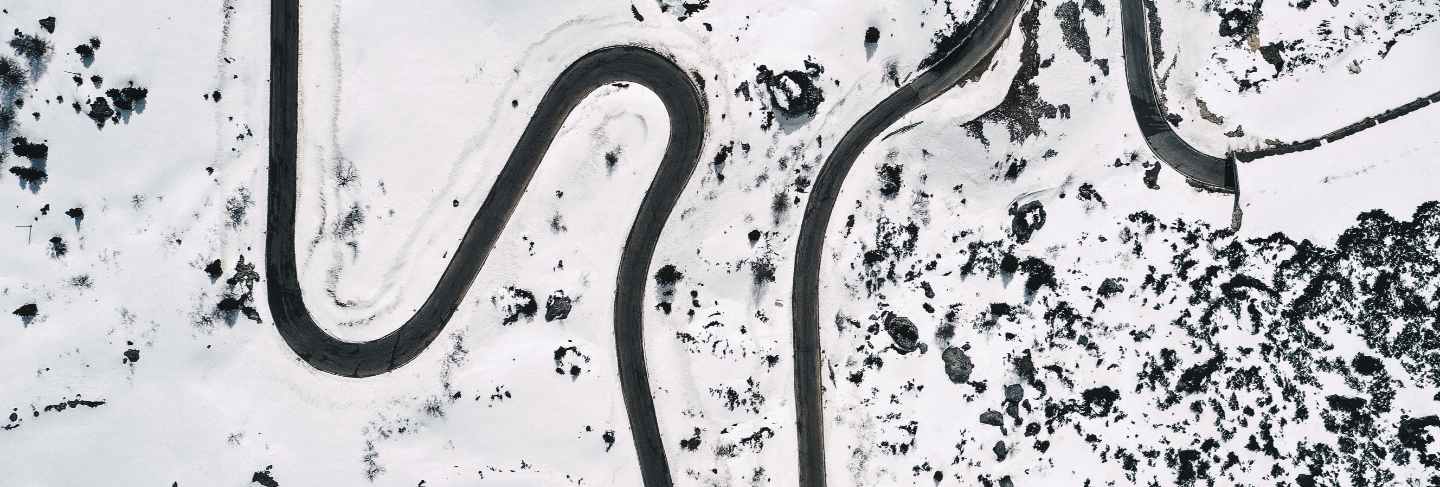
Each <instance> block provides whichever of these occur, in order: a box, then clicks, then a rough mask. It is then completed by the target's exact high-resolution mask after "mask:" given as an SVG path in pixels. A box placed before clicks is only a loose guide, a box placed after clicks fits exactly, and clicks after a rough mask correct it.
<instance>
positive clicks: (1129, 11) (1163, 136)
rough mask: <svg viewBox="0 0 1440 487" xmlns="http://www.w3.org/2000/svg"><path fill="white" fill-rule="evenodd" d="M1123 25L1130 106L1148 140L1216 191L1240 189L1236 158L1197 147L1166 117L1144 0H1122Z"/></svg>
mask: <svg viewBox="0 0 1440 487" xmlns="http://www.w3.org/2000/svg"><path fill="white" fill-rule="evenodd" d="M1120 24H1121V26H1122V27H1123V30H1124V31H1123V32H1122V33H1121V37H1122V38H1123V43H1124V51H1125V53H1124V54H1125V82H1126V84H1127V85H1128V86H1129V89H1130V107H1131V108H1133V109H1134V110H1135V122H1136V123H1138V124H1139V125H1140V133H1141V134H1142V135H1144V136H1145V143H1146V144H1147V145H1149V146H1150V150H1151V151H1152V152H1154V153H1155V157H1158V158H1159V159H1160V160H1161V161H1164V162H1165V164H1167V165H1169V166H1170V167H1171V168H1174V169H1175V171H1176V172H1179V173H1180V174H1181V175H1182V176H1185V178H1186V179H1189V180H1190V182H1192V183H1195V184H1197V185H1199V186H1202V187H1205V188H1209V189H1212V190H1215V191H1221V192H1226V193H1239V192H1240V183H1239V181H1238V178H1237V177H1236V174H1235V161H1233V160H1231V159H1226V158H1220V157H1215V156H1212V155H1209V154H1206V153H1203V152H1200V151H1198V150H1196V149H1195V148H1194V147H1191V146H1190V144H1188V143H1186V142H1185V140H1184V139H1181V138H1180V136H1179V135H1176V134H1175V129H1174V128H1173V127H1171V126H1170V123H1169V122H1167V121H1166V120H1165V113H1166V110H1165V108H1164V107H1162V106H1160V99H1159V97H1158V96H1156V93H1155V78H1154V77H1155V70H1154V68H1153V67H1152V65H1151V62H1150V31H1149V26H1148V25H1147V24H1146V19H1145V6H1144V5H1143V3H1142V2H1141V0H1120Z"/></svg>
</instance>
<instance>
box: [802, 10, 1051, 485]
mask: <svg viewBox="0 0 1440 487" xmlns="http://www.w3.org/2000/svg"><path fill="white" fill-rule="evenodd" d="M1026 3H1028V2H1026V1H1024V0H999V1H996V2H990V3H989V7H990V8H989V10H988V11H986V12H984V13H982V14H979V15H983V16H984V19H983V20H982V21H981V22H978V23H977V24H976V26H975V28H974V30H973V31H971V32H970V34H969V36H968V37H967V38H966V39H965V41H964V42H962V43H961V44H960V45H958V46H956V47H955V49H952V50H951V51H950V52H949V53H947V54H946V55H945V57H944V58H943V59H941V60H940V61H939V62H937V63H936V64H935V65H934V66H932V67H931V68H930V69H929V70H928V71H926V72H925V73H923V74H921V75H920V76H917V77H916V78H915V79H914V80H912V81H910V82H909V83H907V84H905V86H901V87H900V89H898V90H896V91H895V93H893V94H891V95H890V96H889V97H886V98H885V100H884V101H881V102H880V104H879V105H876V106H875V108H872V109H870V111H869V112H867V113H866V114H865V115H864V116H862V117H860V120H859V121H858V122H856V123H855V125H854V126H852V127H850V130H848V131H846V132H845V136H844V137H842V138H841V139H840V142H839V143H837V144H835V150H834V151H833V152H831V153H830V156H829V157H828V158H826V160H825V165H824V166H823V167H821V168H820V174H819V175H818V176H816V178H815V184H814V186H813V187H812V188H811V190H810V196H809V200H808V201H807V202H806V204H805V216H804V218H803V219H802V220H801V223H800V239H799V243H798V244H797V246H796V249H795V279H794V282H793V286H794V287H793V288H792V289H791V292H792V293H793V294H792V296H793V297H792V300H793V301H792V303H791V313H792V315H791V316H792V320H793V321H792V323H793V326H794V334H795V336H794V340H795V355H794V360H795V397H796V401H795V416H796V425H797V429H798V433H799V435H800V438H799V457H800V463H799V468H800V482H799V484H798V485H799V486H800V487H822V486H824V485H825V412H824V399H823V392H824V391H823V389H822V387H821V368H822V367H821V362H822V358H821V355H820V317H819V314H820V296H819V294H820V260H821V256H822V255H824V249H825V232H826V230H827V229H828V228H829V226H830V215H831V213H833V212H834V209H835V199H836V197H838V196H839V195H840V188H841V187H842V186H843V185H844V183H845V176H846V175H847V174H849V173H850V168H851V166H854V165H855V159H856V158H857V157H859V156H860V153H861V151H863V150H864V149H865V147H866V146H868V145H870V142H871V141H873V140H875V137H877V136H879V135H880V133H881V132H883V131H884V130H885V129H886V128H888V127H890V126H891V125H893V124H894V123H895V122H896V121H897V120H900V118H901V117H903V116H905V114H907V113H910V112H911V111H913V110H915V109H916V108H919V107H920V106H921V105H924V104H925V103H928V102H929V101H930V100H933V99H935V97H937V96H939V95H940V94H941V93H944V92H945V91H946V90H949V89H950V88H951V87H954V86H955V84H956V83H957V82H959V81H960V80H961V79H962V78H964V77H966V76H967V75H970V74H971V73H972V72H975V71H976V70H984V69H986V68H988V66H987V63H985V61H986V60H988V59H990V55H991V54H992V53H993V52H994V51H995V50H996V49H997V48H999V47H1000V43H1001V42H1002V41H1004V40H1005V37H1006V36H1008V35H1009V34H1010V28H1011V26H1013V25H1014V23H1015V19H1016V18H1017V17H1018V16H1019V15H1020V11H1021V9H1023V8H1024V6H1025V4H1026Z"/></svg>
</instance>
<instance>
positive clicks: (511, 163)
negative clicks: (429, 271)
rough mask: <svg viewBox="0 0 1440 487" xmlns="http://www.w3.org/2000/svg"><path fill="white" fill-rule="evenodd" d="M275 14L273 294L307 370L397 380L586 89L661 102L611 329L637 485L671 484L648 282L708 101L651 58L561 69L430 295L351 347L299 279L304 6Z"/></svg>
mask: <svg viewBox="0 0 1440 487" xmlns="http://www.w3.org/2000/svg"><path fill="white" fill-rule="evenodd" d="M271 8H272V9H273V10H272V13H271V20H270V22H271V26H270V29H271V47H270V54H271V67H270V78H271V85H270V90H271V91H270V166H269V180H270V181H269V196H268V198H269V200H268V202H269V212H268V214H267V216H266V239H265V275H266V289H267V291H268V294H269V302H270V310H271V313H272V316H273V319H274V320H275V327H276V329H277V330H279V332H280V336H281V337H283V338H284V340H285V343H287V344H289V346H290V348H291V349H293V350H294V351H295V353H296V354H297V355H299V356H300V358H302V359H304V360H305V361H306V362H307V363H309V364H310V365H311V366H314V367H315V368H317V369H320V370H323V371H325V372H329V373H332V374H337V375H342V376H347V377H370V376H374V375H378V374H383V373H386V372H389V371H391V370H395V369H396V368H399V367H401V366H403V365H405V364H406V363H408V362H409V361H411V360H413V359H414V358H415V357H416V356H417V355H419V354H420V353H421V352H422V351H424V350H425V348H426V347H427V346H429V345H430V343H431V342H433V341H434V340H435V338H436V337H437V336H439V334H440V332H441V330H443V329H444V328H445V324H446V322H447V321H449V319H450V317H451V315H452V314H453V313H454V312H455V310H456V308H457V307H458V306H459V304H460V302H461V300H462V299H464V297H465V294H466V292H467V291H468V290H469V288H470V285H471V284H472V283H473V282H474V281H475V276H476V274H478V273H479V272H480V268H481V267H482V266H483V265H484V264H485V259H486V257H487V256H488V255H489V254H490V249H491V248H493V247H494V245H495V240H496V238H497V237H498V236H499V235H500V234H501V232H502V231H503V230H504V227H505V223H506V221H508V220H509V219H510V215H511V213H513V212H514V210H515V206H516V204H518V203H519V201H520V198H521V197H522V196H524V194H525V188H526V186H528V185H529V183H530V179H531V177H532V176H533V175H534V174H535V170H536V168H538V167H539V165H540V162H541V160H542V158H543V157H544V155H545V153H546V151H547V150H548V149H549V147H550V143H551V142H552V141H554V139H555V134H556V133H557V132H558V131H559V130H560V126H561V124H562V123H564V121H565V119H566V118H567V117H568V116H569V114H570V111H571V110H572V109H574V108H575V106H576V105H578V104H579V103H580V102H581V101H582V100H584V99H585V98H586V97H588V96H589V94H590V93H591V91H593V90H595V89H596V88H599V87H601V86H604V85H607V84H610V83H614V82H629V83H634V84H637V85H641V86H645V87H647V88H649V89H650V90H651V91H653V92H654V93H655V95H656V96H658V97H659V98H660V101H661V102H662V103H663V104H664V106H665V111H666V113H667V114H668V115H669V119H670V136H669V141H668V142H667V145H666V148H665V155H664V157H663V158H662V160H661V162H660V168H659V169H658V171H657V173H656V175H655V179H653V180H652V181H651V183H650V188H649V190H648V191H646V192H645V196H644V199H643V200H642V202H641V203H640V210H639V213H638V214H637V215H636V216H635V221H634V222H633V223H632V224H631V227H630V233H629V235H628V236H627V237H626V240H625V247H624V249H623V250H622V252H621V255H620V266H619V271H618V273H617V277H616V286H615V289H616V293H615V317H614V326H615V344H616V348H617V350H616V352H617V356H618V362H619V374H620V385H621V388H622V390H623V397H624V400H625V410H626V413H627V414H628V415H629V419H630V430H631V436H632V437H633V438H634V440H635V450H636V453H637V455H638V456H639V459H640V471H641V475H642V478H643V479H644V483H645V485H646V486H652V487H658V486H669V485H671V484H672V483H671V479H670V468H669V464H668V463H667V461H666V458H665V448H664V444H663V443H662V442H661V437H660V428H659V425H658V424H657V422H656V419H655V405H654V401H653V399H652V396H651V393H650V380H649V376H648V374H647V373H646V368H645V349H644V343H645V341H644V339H643V328H642V327H643V315H644V295H645V294H644V293H645V290H646V289H647V287H646V279H647V277H648V276H649V273H650V269H649V267H650V260H651V257H652V255H653V254H654V251H655V243H656V241H657V240H658V239H659V237H660V232H661V230H662V229H663V228H664V226H665V222H666V220H667V219H668V218H669V216H670V212H671V210H673V209H674V207H675V202H676V200H677V199H679V197H680V193H681V192H682V191H683V190H684V189H685V186H686V183H687V182H688V181H689V180H690V176H691V174H692V173H693V172H694V170H695V166H696V165H697V163H698V161H699V159H700V151H701V148H702V145H703V143H704V137H705V120H706V115H705V114H706V107H705V103H704V97H703V96H702V95H701V94H700V92H699V90H698V89H697V88H696V87H695V86H694V85H693V84H692V83H691V81H690V78H689V76H687V75H686V74H685V71H684V70H682V69H681V68H680V67H679V66H677V65H675V63H674V62H673V61H671V60H669V59H667V58H665V57H664V56H662V55H660V54H658V53H656V52H654V51H652V50H649V49H646V48H643V47H633V46H618V47H609V48H603V49H599V50H596V51H594V52H591V53H589V54H586V55H585V56H583V57H581V58H580V59H578V60H576V61H575V62H574V63H573V64H571V65H570V66H569V67H568V68H566V69H565V71H564V72H562V73H561V74H560V76H559V77H558V78H556V79H555V81H554V82H553V83H552V84H551V85H550V88H549V90H548V91H547V92H546V93H545V96H544V97H543V98H541V100H540V104H539V105H538V106H537V107H536V109H535V114H534V115H533V116H532V118H531V119H530V122H529V124H528V125H527V126H526V127H525V131H524V133H523V134H522V135H521V136H520V140H519V141H518V142H516V144H515V148H514V149H513V150H512V151H511V153H510V158H509V159H508V160H506V161H505V166H504V168H502V169H501V171H500V175H499V177H498V178H497V179H496V180H495V184H494V185H493V186H492V187H491V188H490V192H489V194H488V195H487V196H486V198H485V202H484V203H483V204H482V205H481V206H480V209H479V211H478V212H476V214H475V217H474V219H472V220H471V222H470V226H469V228H467V229H466V231H465V236H464V237H463V238H462V239H461V241H460V245H459V247H458V248H457V249H456V250H455V252H452V253H451V255H452V256H453V257H452V260H451V261H450V263H449V264H448V265H447V266H446V267H445V271H444V272H443V273H442V274H441V275H440V278H439V280H437V281H436V283H435V288H434V289H433V290H431V291H430V295H429V297H427V298H426V299H425V302H424V303H423V304H421V305H420V308H419V309H418V310H416V311H415V314H414V315H413V316H411V317H410V319H408V320H406V321H405V323H404V324H402V325H400V326H399V327H398V328H396V329H395V330H394V331H392V332H390V333H389V334H387V335H385V336H383V337H381V338H377V339H375V340H370V341H366V342H347V341H343V340H339V339H337V338H335V337H333V336H331V335H330V334H328V333H326V332H325V331H324V330H323V329H321V328H320V327H319V326H318V325H317V324H316V323H315V320H314V319H313V318H311V316H310V313H309V311H308V310H307V309H306V307H305V300H304V298H303V296H302V294H301V292H300V282H299V280H298V278H297V276H296V262H295V190H296V172H295V171H296V138H297V136H298V133H297V116H298V115H297V103H298V102H297V95H298V81H299V80H298V73H299V5H298V0H271Z"/></svg>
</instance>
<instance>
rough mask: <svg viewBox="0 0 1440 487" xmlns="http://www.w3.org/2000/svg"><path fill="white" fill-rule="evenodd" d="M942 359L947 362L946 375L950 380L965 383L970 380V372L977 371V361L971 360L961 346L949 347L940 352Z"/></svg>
mask: <svg viewBox="0 0 1440 487" xmlns="http://www.w3.org/2000/svg"><path fill="white" fill-rule="evenodd" d="M940 360H941V361H942V362H944V363H945V375H946V376H947V377H949V378H950V382H954V383H956V384H964V383H967V382H970V373H971V372H974V371H975V363H974V362H972V361H970V356H969V355H966V354H965V350H962V349H960V347H947V348H946V349H945V351H943V352H940Z"/></svg>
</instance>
